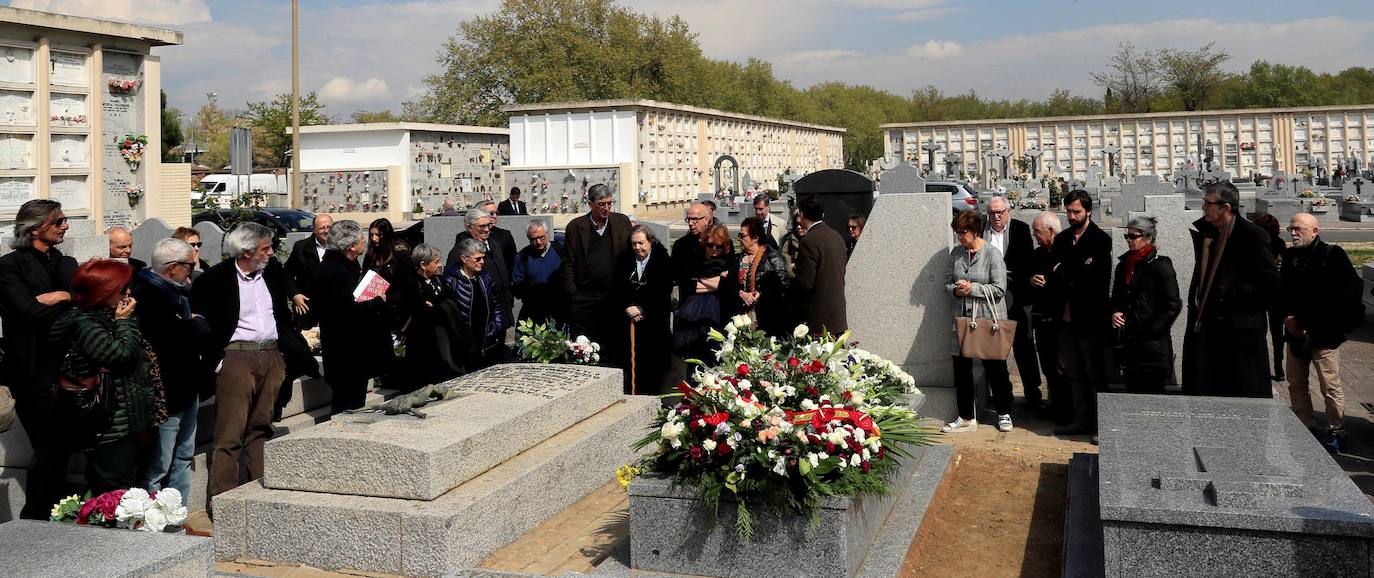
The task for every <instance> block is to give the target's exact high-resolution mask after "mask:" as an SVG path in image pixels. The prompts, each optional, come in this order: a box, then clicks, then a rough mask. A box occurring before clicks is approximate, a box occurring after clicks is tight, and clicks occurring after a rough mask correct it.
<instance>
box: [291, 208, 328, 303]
mask: <svg viewBox="0 0 1374 578" xmlns="http://www.w3.org/2000/svg"><path fill="white" fill-rule="evenodd" d="M333 226H334V218H333V217H330V216H329V215H326V214H323V213H321V214H319V215H315V222H314V223H313V229H312V231H311V235H310V236H309V237H306V238H304V239H301V240H299V241H296V244H295V245H292V246H291V256H290V257H287V258H286V272H287V273H288V274H290V275H291V281H292V282H293V283H294V284H295V286H296V290H297V291H298V292H299V293H300V294H301V295H303V298H302V300H301V302H300V303H299V304H298V306H297V308H296V313H298V314H300V315H301V316H302V319H301V325H302V327H301V328H302V329H306V328H309V327H312V326H314V325H315V322H314V320H313V319H310V318H308V317H306V316H307V315H309V313H310V306H309V301H310V299H311V298H313V297H314V296H315V292H314V288H315V272H316V271H319V269H320V259H323V258H324V250H325V249H324V247H325V243H326V242H328V241H329V229H330V228H331V227H333Z"/></svg>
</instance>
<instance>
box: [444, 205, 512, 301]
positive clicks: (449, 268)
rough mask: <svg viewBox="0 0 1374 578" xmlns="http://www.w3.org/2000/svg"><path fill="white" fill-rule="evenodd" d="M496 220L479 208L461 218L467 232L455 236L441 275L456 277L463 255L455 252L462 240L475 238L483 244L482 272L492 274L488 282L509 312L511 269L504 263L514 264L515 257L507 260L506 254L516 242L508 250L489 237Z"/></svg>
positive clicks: (502, 244) (491, 236)
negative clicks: (484, 262)
mask: <svg viewBox="0 0 1374 578" xmlns="http://www.w3.org/2000/svg"><path fill="white" fill-rule="evenodd" d="M495 221H496V217H494V216H492V215H491V214H490V213H488V212H486V211H483V210H482V209H472V210H470V211H468V214H467V216H465V217H464V218H463V223H464V225H465V226H466V228H467V230H466V231H463V232H462V233H458V235H457V236H456V237H454V238H453V249H450V250H449V252H448V260H447V261H446V262H445V263H444V276H445V277H447V278H452V277H453V276H454V275H457V274H458V269H459V268H461V267H462V266H463V258H462V255H461V254H460V253H459V251H458V247H459V245H462V244H463V240H464V239H476V240H477V242H478V243H481V244H482V253H483V255H484V256H485V257H484V258H485V259H486V261H487V262H486V264H485V265H484V266H483V268H482V270H483V271H486V272H487V273H488V274H489V275H491V280H492V282H493V283H495V284H496V287H497V289H498V290H499V291H498V293H499V294H501V295H504V296H505V298H506V310H507V311H509V310H510V309H511V307H512V306H513V305H514V303H515V299H514V297H512V296H511V270H510V269H509V268H508V267H507V265H506V263H514V261H515V255H514V254H513V253H512V254H511V255H510V257H509V258H507V257H506V255H507V253H506V251H514V245H515V241H511V242H510V245H511V247H510V248H508V247H507V246H506V245H505V243H501V242H499V241H497V239H496V237H495V236H494V235H492V231H494V230H495V229H496V225H495V224H494V223H495Z"/></svg>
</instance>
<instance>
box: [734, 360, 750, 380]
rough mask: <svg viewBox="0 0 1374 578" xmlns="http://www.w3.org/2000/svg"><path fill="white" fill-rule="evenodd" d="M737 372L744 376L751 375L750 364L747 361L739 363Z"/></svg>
mask: <svg viewBox="0 0 1374 578" xmlns="http://www.w3.org/2000/svg"><path fill="white" fill-rule="evenodd" d="M735 373H738V374H739V376H740V377H744V376H746V375H749V364H747V363H741V364H739V367H738V368H737V369H735Z"/></svg>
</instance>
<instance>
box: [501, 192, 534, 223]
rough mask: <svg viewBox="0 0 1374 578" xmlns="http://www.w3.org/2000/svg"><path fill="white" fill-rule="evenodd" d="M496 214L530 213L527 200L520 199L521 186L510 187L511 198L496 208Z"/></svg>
mask: <svg viewBox="0 0 1374 578" xmlns="http://www.w3.org/2000/svg"><path fill="white" fill-rule="evenodd" d="M496 214H498V215H502V216H504V215H528V214H530V212H529V210H527V209H526V208H525V202H524V201H522V200H520V187H511V188H510V198H508V199H506V200H505V201H503V202H502V203H501V206H499V207H497V208H496Z"/></svg>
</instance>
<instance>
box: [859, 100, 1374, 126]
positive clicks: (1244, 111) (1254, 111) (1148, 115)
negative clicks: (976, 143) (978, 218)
mask: <svg viewBox="0 0 1374 578" xmlns="http://www.w3.org/2000/svg"><path fill="white" fill-rule="evenodd" d="M1354 110H1374V104H1351V105H1337V106H1297V107H1287V108H1233V109H1220V110H1187V111H1176V112H1145V113H1123V114H1090V115H1082V116H1041V117H1021V118H983V119H973V120H928V121H921V122H890V123H884V124H881V125H878V128H879V129H902V128H925V127H944V126H969V125H986V124H1033V123H1038V124H1049V123H1056V122H1084V121H1095V120H1133V121H1134V120H1147V119H1149V120H1152V119H1167V118H1186V117H1198V116H1224V115H1265V114H1282V113H1292V112H1325V111H1354Z"/></svg>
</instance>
